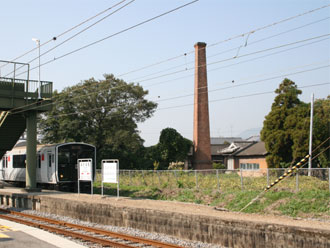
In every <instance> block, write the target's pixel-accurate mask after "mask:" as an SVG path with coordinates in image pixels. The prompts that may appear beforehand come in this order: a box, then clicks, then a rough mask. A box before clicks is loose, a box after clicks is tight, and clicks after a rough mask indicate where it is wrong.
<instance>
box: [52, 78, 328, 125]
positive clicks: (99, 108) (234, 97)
mask: <svg viewBox="0 0 330 248" xmlns="http://www.w3.org/2000/svg"><path fill="white" fill-rule="evenodd" d="M323 85H330V82H326V83H319V84H312V85H307V86H301V87H297V88H298V89H303V88H310V87H317V86H323ZM271 93H274V91H265V92H259V93H252V94H247V95H240V96H233V97H228V98H221V99H215V100H209V101H208V103H213V102H219V101H226V100H232V99H238V98H246V97H252V96H259V95H265V94H271ZM198 104H205V103H204V102H202V103H197V105H198ZM193 105H196V103H189V104H183V105H176V106H171V107H164V108H159V109H157V111H159V110H167V109H174V108H182V107H188V106H193ZM120 106H123V105H119V106H117V105H108V106H103V107H98V108H93V109H88V110H84V111H79V112H71V113H65V114H58V115H54V116H48V117H47V118H50V119H55V118H59V117H63V116H70V115H78V114H84V113H90V112H94V111H96V110H105V109H107V108H113V107H120Z"/></svg>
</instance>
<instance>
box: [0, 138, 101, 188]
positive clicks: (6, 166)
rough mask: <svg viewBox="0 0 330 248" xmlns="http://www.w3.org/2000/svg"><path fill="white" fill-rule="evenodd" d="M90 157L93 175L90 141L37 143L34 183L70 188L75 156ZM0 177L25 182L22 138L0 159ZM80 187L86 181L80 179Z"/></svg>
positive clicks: (73, 182)
mask: <svg viewBox="0 0 330 248" xmlns="http://www.w3.org/2000/svg"><path fill="white" fill-rule="evenodd" d="M82 158H92V159H93V177H94V178H95V169H96V148H95V146H93V145H90V144H85V143H80V142H71V143H62V144H53V145H37V168H36V174H37V175H36V176H37V178H36V180H37V185H38V186H40V187H43V188H51V189H58V190H68V191H72V190H74V189H76V187H77V181H78V171H77V168H78V165H77V160H78V159H82ZM0 169H1V172H2V173H0V179H1V180H3V181H5V182H9V183H21V184H23V183H25V174H26V173H25V170H26V142H21V143H18V144H17V145H16V146H15V147H14V148H13V149H12V150H11V151H8V152H7V153H6V154H5V155H4V156H3V158H2V160H0ZM80 185H81V187H82V188H84V186H85V187H90V183H88V182H81V184H80Z"/></svg>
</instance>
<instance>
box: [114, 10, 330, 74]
mask: <svg viewBox="0 0 330 248" xmlns="http://www.w3.org/2000/svg"><path fill="white" fill-rule="evenodd" d="M329 6H330V4H328V5H325V6H322V7H319V8H316V9H312V10H309V11H307V12H304V13H301V14H298V15H295V16H291V17H288V18H286V19H282V20H280V21H277V22H274V23H271V24H267V25H265V26H262V27H259V28H256V29H252V30H250V31H248V32H245V33H241V34H238V35H235V36H233V37H230V38H227V39H225V40H222V41H218V42H215V43H213V44H210V45H208V47H212V46H216V45H219V44H221V43H225V42H228V41H231V40H234V39H236V38H240V37H244V36H245V35H247V34H251V33H256V32H258V31H260V30H263V29H266V28H269V27H272V26H275V25H278V24H280V23H284V22H287V21H290V20H293V19H295V18H298V17H301V16H304V15H308V14H311V13H313V12H316V11H319V10H321V9H324V8H328V7H329ZM191 53H194V50H191V51H189V52H186V53H184V54H180V55H177V56H174V57H171V58H168V59H164V60H161V61H158V62H155V63H152V64H149V65H147V66H143V67H140V68H138V69H135V70H132V71H128V72H125V73H122V74H120V75H118V77H122V76H124V75H127V74H131V73H134V72H137V71H141V70H144V69H147V68H150V67H153V66H156V65H159V64H163V63H165V62H169V61H172V60H175V59H178V58H181V57H183V56H186V55H188V54H191Z"/></svg>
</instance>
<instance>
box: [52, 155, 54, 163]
mask: <svg viewBox="0 0 330 248" xmlns="http://www.w3.org/2000/svg"><path fill="white" fill-rule="evenodd" d="M54 162H55V156H54V154H52V163H54Z"/></svg>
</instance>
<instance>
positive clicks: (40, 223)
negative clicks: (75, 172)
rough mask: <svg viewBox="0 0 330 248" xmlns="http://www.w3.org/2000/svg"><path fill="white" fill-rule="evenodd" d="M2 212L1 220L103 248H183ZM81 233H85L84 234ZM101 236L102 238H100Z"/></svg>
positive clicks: (37, 217)
mask: <svg viewBox="0 0 330 248" xmlns="http://www.w3.org/2000/svg"><path fill="white" fill-rule="evenodd" d="M0 212H3V214H0V218H3V219H7V220H10V221H14V222H19V223H22V224H25V225H29V226H34V227H37V228H42V229H45V230H48V231H50V232H55V233H58V234H62V235H65V236H70V237H74V238H78V239H81V240H84V241H88V242H92V243H96V244H101V245H103V246H110V247H122V248H125V247H136V244H140V245H141V244H142V245H148V246H152V247H160V248H181V246H178V245H174V244H167V243H163V242H159V241H156V240H151V239H145V238H139V237H135V236H130V235H126V234H122V233H115V232H111V231H106V230H102V229H99V228H93V227H87V226H81V225H77V224H72V223H69V222H64V221H58V220H54V219H49V218H44V217H40V216H35V215H31V214H25V213H20V212H16V211H12V210H7V209H0ZM11 215H14V216H19V217H18V218H16V217H13V216H11ZM31 220H32V221H31ZM54 225H55V226H54ZM72 229H75V230H72ZM79 231H83V233H81V232H79ZM100 235H102V236H101V237H100ZM110 239H115V240H110ZM118 239H120V240H121V241H118ZM127 242H128V243H127Z"/></svg>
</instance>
